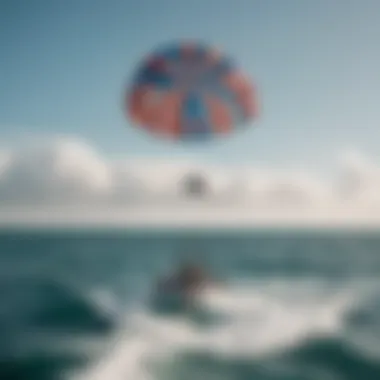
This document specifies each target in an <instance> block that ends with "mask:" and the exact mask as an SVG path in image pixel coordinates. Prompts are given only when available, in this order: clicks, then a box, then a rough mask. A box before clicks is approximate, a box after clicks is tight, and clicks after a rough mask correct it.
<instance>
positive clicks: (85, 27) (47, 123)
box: [0, 0, 380, 171]
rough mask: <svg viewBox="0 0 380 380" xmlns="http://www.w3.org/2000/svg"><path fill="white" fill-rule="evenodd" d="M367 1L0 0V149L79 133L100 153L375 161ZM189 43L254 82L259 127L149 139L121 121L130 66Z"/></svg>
mask: <svg viewBox="0 0 380 380" xmlns="http://www.w3.org/2000/svg"><path fill="white" fill-rule="evenodd" d="M379 14H380V2H379V1H377V0H356V1H354V0H314V1H312V0H286V1H285V0H284V1H281V0H260V1H256V0H235V1H231V0H191V1H184V0H160V1H158V0H133V1H128V0H124V1H121V0H107V1H105V0H103V1H100V0H66V1H59V0H34V1H29V0H0V57H1V59H0V141H9V140H12V139H13V138H18V137H20V136H25V135H28V136H29V135H31V136H40V135H46V134H49V135H51V134H63V135H74V136H79V137H81V138H83V139H85V140H86V141H88V142H89V143H90V144H92V145H94V146H95V147H96V148H97V149H99V150H100V151H102V152H104V153H105V154H106V155H112V156H123V155H125V156H128V155H140V156H141V155H150V156H162V157H170V158H175V157H178V156H180V155H192V154H195V155H198V156H201V157H204V158H205V159H208V160H211V161H220V162H225V163H228V162H242V163H249V162H260V163H263V164H265V165H268V166H269V165H276V166H280V167H281V165H293V166H298V167H303V165H305V166H306V164H307V167H308V168H311V167H313V168H316V169H318V170H321V171H327V170H329V169H330V163H331V159H332V158H333V156H334V155H335V154H336V153H337V152H338V151H340V150H341V149H343V148H345V147H351V146H353V147H355V148H358V149H360V150H362V151H364V152H366V153H368V154H370V155H371V156H374V157H376V155H377V154H378V144H379V139H380V107H379V104H378V103H379V92H380V69H379V68H380V46H379V39H380V23H379ZM181 38H195V39H201V40H204V41H206V42H209V43H212V44H216V45H218V46H219V47H221V48H222V49H223V50H225V51H226V52H227V53H229V54H230V55H232V56H233V57H234V58H235V59H236V60H237V61H238V63H239V64H240V66H241V67H242V68H243V69H244V70H245V71H246V72H247V73H248V74H249V75H250V76H251V77H252V78H253V79H254V81H255V82H256V84H257V86H258V88H259V91H260V98H261V103H262V115H261V118H260V120H258V121H257V122H255V123H253V124H252V128H251V129H250V130H249V131H248V132H245V133H243V134H239V135H236V136H233V137H231V138H229V139H225V140H223V141H215V142H212V143H208V144H205V145H204V144H202V145H201V146H196V145H190V146H189V145H188V146H183V145H178V144H172V143H168V142H164V141H160V140H155V139H153V138H150V137H149V136H147V135H146V134H145V133H142V132H140V131H138V130H136V129H134V128H131V126H130V124H129V123H128V121H127V120H126V119H125V117H124V114H123V110H122V94H123V91H124V88H125V86H126V85H127V83H128V80H129V78H130V76H131V74H132V71H133V69H134V68H135V65H136V63H137V62H138V61H139V60H140V59H141V58H142V56H144V54H145V53H146V52H148V51H149V50H151V49H152V48H154V47H156V46H157V45H159V44H161V43H165V42H167V41H173V40H175V39H181Z"/></svg>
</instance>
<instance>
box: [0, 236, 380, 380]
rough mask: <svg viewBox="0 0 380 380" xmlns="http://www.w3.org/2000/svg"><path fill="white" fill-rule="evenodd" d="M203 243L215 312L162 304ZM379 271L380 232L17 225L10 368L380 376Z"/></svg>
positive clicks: (208, 300)
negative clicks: (160, 289)
mask: <svg viewBox="0 0 380 380" xmlns="http://www.w3.org/2000/svg"><path fill="white" fill-rule="evenodd" d="M190 252H193V253H194V255H195V257H196V258H197V259H199V260H201V261H202V262H203V263H204V264H205V265H207V267H208V268H210V270H212V272H213V273H214V274H215V275H216V276H218V277H219V278H221V279H222V280H223V281H222V282H223V285H222V286H221V287H219V288H217V289H215V290H214V292H210V293H207V294H205V296H204V298H203V299H202V307H203V308H204V312H205V314H204V315H206V314H207V315H208V316H209V317H208V318H199V315H198V316H194V315H185V314H184V315H182V314H180V315H162V314H160V313H157V312H156V311H155V310H153V309H152V308H150V307H149V303H148V302H147V301H148V300H149V299H150V290H151V284H152V281H154V280H155V278H156V277H157V275H159V274H161V273H163V272H165V271H167V270H168V269H169V268H171V267H172V266H173V265H174V264H175V263H176V262H177V261H178V260H179V259H180V258H181V256H183V255H184V254H185V255H189V254H190ZM379 274H380V235H379V234H377V233H367V234H363V233H359V232H358V233H352V232H351V233H346V234H345V233H338V232H336V233H332V232H330V233H323V232H320V233H318V234H317V233H315V234H313V233H305V232H303V233H301V232H299V233H296V232H288V233H280V232H244V233H237V232H234V233H226V232H225V231H224V232H221V233H217V232H215V231H214V232H210V233H206V232H203V233H199V234H198V233H196V232H193V233H187V234H186V233H178V232H176V233H169V232H162V233H160V234H154V233H153V232H145V233H144V232H142V231H140V232H138V233H137V232H136V233H132V232H128V233H127V232H120V231H114V232H112V231H107V232H100V231H97V232H95V231H94V232H92V233H91V232H82V233H81V232H76V233H74V232H61V233H60V232H59V231H57V232H55V233H43V232H33V233H32V232H29V233H27V232H15V231H13V232H12V231H3V232H2V233H1V234H0V290H1V304H0V334H1V335H0V337H1V339H0V378H1V379H20V380H21V379H28V380H34V379H36V380H37V379H38V380H44V379H56V378H57V379H58V378H62V379H72V380H74V379H75V380H82V379H83V380H87V379H94V380H95V379H106V380H118V379H134V380H147V379H153V380H161V379H165V380H176V379H179V380H187V379H217V380H219V379H220V380H232V379H233V380H235V379H236V380H248V379H258V380H264V379H265V380H277V379H285V380H298V379H299V380H317V379H318V380H319V379H320V380H328V379H332V380H344V379H347V380H354V379H355V380H356V379H358V380H372V379H373V380H375V379H376V380H378V379H379V378H380V276H379ZM210 316H211V317H210Z"/></svg>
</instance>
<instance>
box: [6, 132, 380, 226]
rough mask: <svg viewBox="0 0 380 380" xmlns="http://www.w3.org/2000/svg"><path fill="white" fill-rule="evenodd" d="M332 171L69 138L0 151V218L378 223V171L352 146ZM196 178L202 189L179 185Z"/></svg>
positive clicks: (23, 220)
mask: <svg viewBox="0 0 380 380" xmlns="http://www.w3.org/2000/svg"><path fill="white" fill-rule="evenodd" d="M334 165H336V169H337V170H336V177H335V178H334V179H333V180H332V181H330V182H325V181H322V180H320V179H318V178H317V177H316V176H313V175H311V174H310V173H294V172H291V171H288V172H287V171H284V170H282V171H279V170H275V169H268V168H266V169H263V168H260V167H252V166H234V167H223V166H217V165H212V164H210V163H205V162H203V163H202V162H195V161H193V160H190V159H189V160H185V159H182V160H176V161H175V160H172V161H170V160H163V159H159V158H154V157H151V158H147V157H145V158H141V157H126V158H125V159H121V160H120V159H119V160H110V159H107V158H106V157H104V156H102V155H101V154H100V153H99V152H97V151H96V149H94V148H93V147H91V146H90V145H89V144H87V143H85V142H83V141H80V140H79V139H75V138H71V139H70V138H66V139H64V138H57V139H51V140H41V141H40V142H37V143H36V142H35V141H34V142H31V143H30V144H27V145H23V146H19V147H16V148H13V149H11V150H0V223H2V224H7V223H9V224H13V223H31V224H33V223H37V224H38V223H45V224H47V225H50V224H52V223H58V224H59V223H68V224H70V223H79V224H80V223H85V224H102V223H104V224H113V223H115V224H141V225H147V224H150V223H153V224H159V225H165V223H168V224H170V223H171V224H173V225H178V224H186V223H187V224H193V225H194V226H197V225H202V224H209V225H213V224H215V225H223V224H228V225H231V226H233V225H251V224H255V223H259V224H260V223H261V224H276V223H280V224H281V223H282V224H287V223H288V224H289V223H299V224H301V225H302V224H304V223H314V224H315V223H317V224H334V223H335V224H349V223H361V224H363V223H367V224H374V223H375V224H379V225H380V216H379V215H380V168H379V167H378V166H376V165H375V164H374V163H373V162H372V161H371V160H370V159H369V158H368V157H365V156H364V155H362V154H360V153H358V152H354V151H352V152H344V153H342V154H340V155H338V157H337V162H336V163H334ZM194 175H196V176H198V178H200V180H201V181H202V182H203V183H204V184H205V189H206V191H205V192H204V193H202V194H203V195H202V196H193V195H192V194H191V193H189V192H186V191H185V190H186V186H188V183H187V184H186V181H185V180H186V178H190V176H193V177H194Z"/></svg>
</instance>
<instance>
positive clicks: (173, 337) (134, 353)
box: [75, 281, 353, 380]
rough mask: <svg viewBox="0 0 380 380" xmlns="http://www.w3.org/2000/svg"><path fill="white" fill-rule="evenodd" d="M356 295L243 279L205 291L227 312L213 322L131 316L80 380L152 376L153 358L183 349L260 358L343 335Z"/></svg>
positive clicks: (213, 305)
mask: <svg viewBox="0 0 380 380" xmlns="http://www.w3.org/2000/svg"><path fill="white" fill-rule="evenodd" d="M352 296H353V295H352V294H350V292H347V291H343V290H342V291H337V292H326V289H325V288H324V287H323V286H321V285H320V284H316V283H310V282H308V283H305V282H289V281H287V282H277V283H273V282H272V283H255V284H243V285H242V284H239V285H235V286H230V287H226V288H220V289H213V290H210V291H208V292H207V293H205V295H204V297H203V300H202V302H203V303H204V305H205V307H208V308H210V309H212V310H213V311H216V312H218V313H221V314H223V315H224V316H226V317H227V318H226V321H225V322H222V323H218V324H215V325H213V326H210V327H209V326H207V327H205V326H203V327H200V326H199V325H197V324H195V323H192V322H191V321H190V320H186V319H184V318H182V319H181V318H159V317H157V316H156V315H153V314H152V313H150V312H147V311H140V312H136V313H135V314H133V315H132V316H129V318H128V321H127V326H128V328H127V329H126V330H125V331H124V333H122V332H120V334H119V335H118V336H117V337H116V338H117V341H116V343H115V344H114V345H113V348H112V350H110V351H109V352H108V353H107V355H106V356H105V357H103V359H102V360H101V361H99V362H97V363H95V365H94V366H92V367H91V368H88V369H87V370H86V371H85V372H84V373H82V374H80V376H78V375H77V376H76V377H75V380H98V379H99V380H100V379H102V380H103V379H107V380H121V379H123V380H125V379H134V380H153V379H155V376H154V370H152V369H151V368H150V367H149V366H150V365H152V363H153V362H157V361H158V362H159V361H165V360H166V359H170V357H171V355H173V354H174V353H178V352H181V351H183V350H191V351H195V352H198V351H199V352H211V353H214V354H215V355H219V356H227V357H235V356H238V357H242V356H245V357H246V356H248V357H258V356H259V355H267V354H271V353H274V352H276V351H278V350H286V349H288V348H289V347H292V346H296V345H298V344H301V343H302V342H303V341H305V340H306V339H308V338H312V337H318V336H321V335H333V334H338V333H339V332H340V329H341V327H342V325H343V319H344V315H345V312H346V311H347V309H348V308H349V307H350V305H351V297H352Z"/></svg>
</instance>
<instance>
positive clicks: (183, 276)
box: [159, 262, 209, 295]
mask: <svg viewBox="0 0 380 380" xmlns="http://www.w3.org/2000/svg"><path fill="white" fill-rule="evenodd" d="M207 282H209V278H208V276H207V275H206V273H205V271H204V269H203V268H202V267H201V266H200V265H197V264H195V263H191V262H186V263H183V264H182V265H181V266H180V268H179V269H178V270H177V271H176V272H175V273H174V275H172V276H170V278H168V279H166V280H164V281H160V283H159V287H160V288H161V289H162V287H163V288H165V289H168V290H179V291H181V292H183V293H184V294H186V295H193V294H195V293H197V292H198V291H199V290H201V289H202V288H203V287H204V286H205V285H206V284H207Z"/></svg>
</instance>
